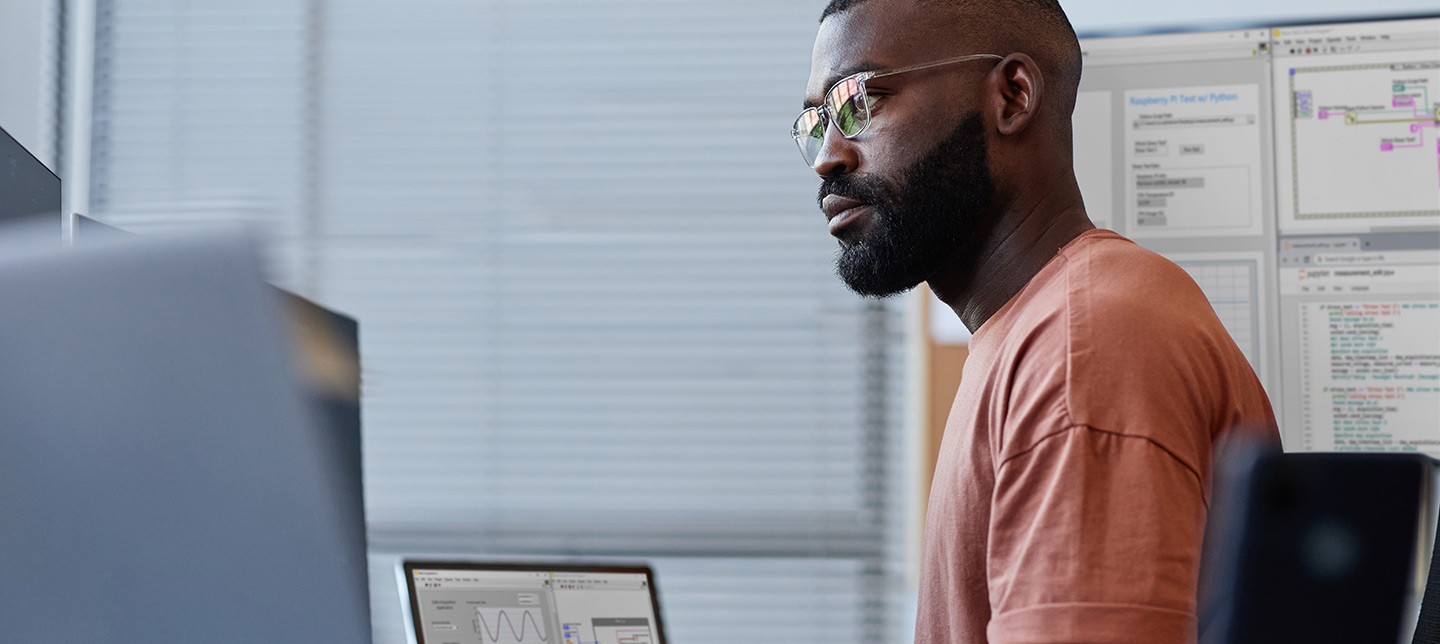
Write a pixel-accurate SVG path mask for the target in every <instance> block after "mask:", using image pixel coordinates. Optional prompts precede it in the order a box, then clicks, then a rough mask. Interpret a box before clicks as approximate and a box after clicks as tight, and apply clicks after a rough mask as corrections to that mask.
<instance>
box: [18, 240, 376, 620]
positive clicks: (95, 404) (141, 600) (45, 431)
mask: <svg viewBox="0 0 1440 644" xmlns="http://www.w3.org/2000/svg"><path fill="white" fill-rule="evenodd" d="M0 302H4V303H5V305H4V306H0V571H4V574H3V575H0V625H3V630H4V635H3V639H4V640H5V641H15V642H48V641H75V642H94V643H106V644H134V643H135V642H146V643H151V644H167V643H175V644H180V643H182V642H183V643H189V642H211V643H216V644H230V643H233V644H252V643H254V642H266V643H276V644H281V643H292V642H293V643H294V644H322V643H329V642H333V643H335V644H355V643H357V642H369V641H371V632H370V610H369V594H368V591H369V589H368V583H367V574H366V572H367V571H366V556H365V535H364V532H363V531H364V521H363V518H362V517H361V516H360V514H359V512H360V508H361V507H362V504H361V503H360V498H361V497H360V494H361V486H360V480H359V477H358V476H356V475H355V473H356V472H357V471H358V465H359V464H358V459H359V451H358V449H355V448H354V445H353V441H351V440H350V437H347V436H340V435H338V434H336V433H335V432H332V431H329V430H328V426H326V425H324V424H323V423H319V422H316V421H315V420H313V419H312V417H311V415H310V411H311V410H310V409H309V408H307V405H306V402H305V398H304V396H303V391H304V387H303V385H302V384H301V380H300V372H299V370H298V369H297V367H296V365H295V363H294V361H293V354H294V350H293V348H292V345H291V338H290V335H289V334H287V333H286V329H285V327H284V326H283V323H282V318H281V316H280V314H279V308H278V306H279V304H278V298H277V297H276V295H275V293H274V291H273V289H272V288H271V287H270V286H268V285H267V284H265V282H264V281H263V280H262V279H261V275H260V270H259V265H258V261H257V258H256V256H255V253H254V251H253V250H252V248H251V246H250V245H249V243H248V242H247V241H246V239H245V238H243V237H241V236H234V235H210V234H207V235H204V236H199V237H195V236H173V237H172V236H164V235H156V236H153V237H135V238H133V239H132V240H127V241H123V242H115V243H113V244H100V245H96V246H93V247H86V248H81V247H77V248H76V249H75V250H69V251H60V250H51V251H45V250H35V251H33V252H30V253H25V254H15V255H14V256H12V257H0Z"/></svg>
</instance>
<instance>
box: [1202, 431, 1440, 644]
mask: <svg viewBox="0 0 1440 644" xmlns="http://www.w3.org/2000/svg"><path fill="white" fill-rule="evenodd" d="M1216 490H1217V491H1216V495H1215V505H1214V506H1213V508H1212V510H1213V512H1212V518H1211V524H1210V533H1209V534H1208V535H1207V544H1206V545H1207V552H1206V555H1205V556H1206V561H1205V572H1204V579H1203V581H1202V584H1201V606H1200V613H1201V614H1200V630H1201V642H1202V643H1203V644H1248V643H1251V642H1255V643H1261V642H1309V643H1312V644H1325V643H1330V642H1333V643H1336V644H1340V643H1347V644H1349V643H1358V642H1383V643H1385V644H1394V643H1397V642H1405V643H1409V642H1411V641H1412V640H1411V636H1412V634H1413V633H1414V632H1415V630H1416V619H1417V611H1418V609H1419V608H1420V599H1421V595H1422V593H1424V592H1425V590H1426V588H1425V583H1426V576H1427V574H1428V573H1429V571H1430V567H1431V564H1432V561H1431V554H1432V548H1433V545H1434V537H1435V527H1436V513H1435V507H1434V500H1435V466H1434V462H1433V461H1432V460H1431V459H1430V458H1428V457H1426V456H1423V455H1417V454H1410V455H1403V454H1340V453H1328V454H1282V453H1279V452H1278V451H1268V450H1260V449H1256V448H1254V447H1253V446H1245V447H1242V448H1240V449H1238V450H1235V451H1231V452H1229V453H1227V454H1225V455H1224V458H1223V462H1222V463H1221V464H1220V466H1219V469H1218V470H1217V488H1216ZM1427 598H1428V597H1427ZM1437 598H1440V597H1437ZM1427 610H1428V611H1436V610H1440V606H1430V607H1428V608H1427Z"/></svg>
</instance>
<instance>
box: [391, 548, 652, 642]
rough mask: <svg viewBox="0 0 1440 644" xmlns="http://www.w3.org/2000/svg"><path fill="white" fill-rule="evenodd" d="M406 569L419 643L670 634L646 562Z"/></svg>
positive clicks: (640, 638)
mask: <svg viewBox="0 0 1440 644" xmlns="http://www.w3.org/2000/svg"><path fill="white" fill-rule="evenodd" d="M404 570H405V576H406V585H407V586H408V587H409V592H410V607H411V610H410V613H411V619H412V622H413V624H412V626H413V628H412V634H414V635H415V638H416V641H417V642H419V644H435V643H438V642H485V643H487V644H488V643H490V642H553V643H555V644H663V642H664V641H665V640H664V635H663V632H662V630H661V626H660V619H659V617H660V613H659V609H658V602H657V600H656V595H655V592H654V591H655V587H654V583H653V579H652V576H651V573H650V569H649V568H647V567H644V566H638V567H607V566H563V565H545V564H537V565H527V564H476V563H471V564H462V563H425V562H407V563H406V564H405V566H404Z"/></svg>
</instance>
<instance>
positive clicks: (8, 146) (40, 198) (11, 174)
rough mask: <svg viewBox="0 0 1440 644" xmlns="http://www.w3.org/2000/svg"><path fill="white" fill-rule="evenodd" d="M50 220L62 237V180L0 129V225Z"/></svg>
mask: <svg viewBox="0 0 1440 644" xmlns="http://www.w3.org/2000/svg"><path fill="white" fill-rule="evenodd" d="M46 216H49V217H51V221H53V222H54V224H55V228H54V230H53V231H52V232H54V234H55V235H57V236H58V235H59V234H60V177H57V176H55V173H54V172H51V171H50V169H49V168H47V167H45V164H43V163H41V162H40V160H39V159H37V158H35V155H33V154H30V152H29V151H28V150H26V149H25V146H23V145H20V142H19V141H16V140H15V138H14V137H12V136H10V134H9V133H8V132H6V131H5V130H4V129H0V222H11V221H15V220H21V219H39V218H44V217H46Z"/></svg>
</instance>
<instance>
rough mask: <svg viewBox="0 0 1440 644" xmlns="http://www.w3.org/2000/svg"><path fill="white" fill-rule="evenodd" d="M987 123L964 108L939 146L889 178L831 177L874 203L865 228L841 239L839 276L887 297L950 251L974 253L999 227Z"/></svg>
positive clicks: (840, 188) (823, 190) (845, 193)
mask: <svg viewBox="0 0 1440 644" xmlns="http://www.w3.org/2000/svg"><path fill="white" fill-rule="evenodd" d="M984 126H985V122H984V119H983V118H982V117H981V116H980V112H979V111H974V112H971V113H969V114H967V115H966V116H965V117H964V118H962V119H961V120H960V123H959V124H958V125H957V126H956V127H955V130H954V131H953V132H952V133H951V134H950V136H948V137H946V138H945V139H944V140H942V141H940V142H939V143H938V144H936V145H935V148H934V149H933V150H931V151H930V153H929V154H926V155H925V156H924V157H922V158H921V159H919V160H917V161H916V162H915V163H914V164H912V165H911V166H910V167H909V168H906V169H905V170H904V171H903V172H901V173H900V174H899V176H900V177H902V179H901V180H896V181H891V180H887V179H886V178H884V177H880V176H877V175H864V176H857V175H843V176H839V177H832V178H830V179H826V180H825V182H824V183H823V184H822V185H821V186H820V198H821V199H824V198H825V196H826V195H829V194H836V195H840V196H842V197H849V198H851V199H856V200H859V201H863V202H866V203H868V204H870V205H871V206H872V207H873V210H872V211H871V215H870V220H869V222H868V224H869V225H868V226H867V227H866V229H864V230H862V231H861V232H860V233H858V234H856V235H855V237H854V238H853V239H848V240H842V241H841V243H840V250H839V251H837V252H836V254H835V274H836V275H839V276H840V279H841V280H843V281H844V282H845V285H846V286H848V287H850V290H852V291H854V292H856V293H857V294H859V295H863V296H868V297H875V298H884V297H889V296H891V295H895V294H897V293H903V292H905V291H908V290H910V289H912V288H915V287H916V286H917V285H919V284H920V283H921V282H923V281H925V280H927V279H929V278H930V276H931V275H933V274H934V273H935V272H936V271H937V270H938V269H939V268H940V266H941V265H942V264H943V263H944V262H945V261H946V260H947V259H949V258H951V257H960V258H972V257H973V256H974V255H975V254H976V253H977V252H978V251H979V249H980V245H981V244H982V243H983V242H984V241H985V238H986V237H988V236H989V234H990V232H991V229H992V228H993V227H994V219H995V217H994V215H993V214H992V213H991V212H990V210H991V202H992V200H993V199H994V195H995V183H994V180H993V179H992V178H991V176H990V166H989V161H988V160H987V158H986V152H985V130H984Z"/></svg>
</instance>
